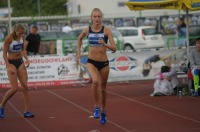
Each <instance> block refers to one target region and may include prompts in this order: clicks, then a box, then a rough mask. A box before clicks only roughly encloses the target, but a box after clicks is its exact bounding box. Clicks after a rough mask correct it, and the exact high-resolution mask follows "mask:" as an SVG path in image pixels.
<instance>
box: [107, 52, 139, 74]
mask: <svg viewBox="0 0 200 132" xmlns="http://www.w3.org/2000/svg"><path fill="white" fill-rule="evenodd" d="M137 66H138V64H137V60H136V59H134V58H131V57H127V56H124V55H123V56H118V57H115V58H114V59H111V60H110V69H113V70H116V71H127V70H131V69H134V68H135V67H137Z"/></svg>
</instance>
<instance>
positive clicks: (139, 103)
mask: <svg viewBox="0 0 200 132" xmlns="http://www.w3.org/2000/svg"><path fill="white" fill-rule="evenodd" d="M107 93H109V94H112V95H115V96H118V97H121V98H124V99H127V100H129V101H132V102H135V103H138V104H142V105H145V106H148V107H151V108H154V109H156V110H159V111H162V112H166V113H168V114H171V115H175V116H178V117H181V118H183V119H187V120H190V121H193V122H196V123H199V124H200V121H198V120H195V119H192V118H188V117H185V116H181V115H179V114H176V113H173V112H170V111H167V110H164V109H161V108H158V107H155V106H153V105H149V104H145V103H143V102H140V101H137V100H134V99H131V98H128V97H126V96H123V95H120V94H117V93H113V92H110V91H107Z"/></svg>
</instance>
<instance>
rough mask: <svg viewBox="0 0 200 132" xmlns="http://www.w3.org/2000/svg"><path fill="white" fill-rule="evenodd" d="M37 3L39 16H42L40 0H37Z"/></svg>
mask: <svg viewBox="0 0 200 132" xmlns="http://www.w3.org/2000/svg"><path fill="white" fill-rule="evenodd" d="M37 5H38V16H40V0H38V1H37Z"/></svg>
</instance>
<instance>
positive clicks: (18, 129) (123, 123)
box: [0, 81, 200, 132]
mask: <svg viewBox="0 0 200 132" xmlns="http://www.w3.org/2000/svg"><path fill="white" fill-rule="evenodd" d="M90 87H91V84H86V86H85V87H81V86H76V87H71V86H65V87H64V86H62V87H51V88H40V89H37V90H30V91H29V98H30V109H31V111H32V112H34V113H35V118H32V119H25V118H23V116H22V113H23V102H22V97H21V92H20V91H19V92H17V93H16V94H15V96H13V98H11V100H10V101H9V102H8V104H7V105H6V107H5V118H4V119H0V132H199V131H200V114H199V113H200V97H189V96H183V97H182V98H179V97H178V96H163V97H151V96H149V94H151V93H152V92H153V81H134V82H131V83H129V84H126V83H109V84H108V89H107V92H108V95H107V96H108V99H107V114H108V117H107V119H108V122H107V123H106V125H100V123H99V120H97V119H93V118H90V116H91V115H92V111H93V100H92V94H91V88H90ZM6 90H7V89H0V100H1V99H2V96H3V95H4V94H5V92H6Z"/></svg>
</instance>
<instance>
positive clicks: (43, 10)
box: [0, 0, 67, 17]
mask: <svg viewBox="0 0 200 132" xmlns="http://www.w3.org/2000/svg"><path fill="white" fill-rule="evenodd" d="M10 1H11V7H12V8H13V12H12V16H13V17H21V16H38V0H10ZM65 3H66V0H40V15H41V16H55V15H66V14H67V11H66V6H65ZM7 7H8V5H7V0H0V8H7Z"/></svg>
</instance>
